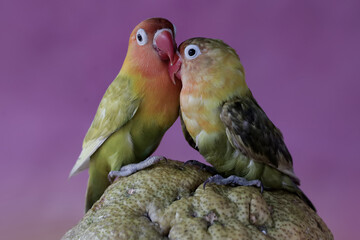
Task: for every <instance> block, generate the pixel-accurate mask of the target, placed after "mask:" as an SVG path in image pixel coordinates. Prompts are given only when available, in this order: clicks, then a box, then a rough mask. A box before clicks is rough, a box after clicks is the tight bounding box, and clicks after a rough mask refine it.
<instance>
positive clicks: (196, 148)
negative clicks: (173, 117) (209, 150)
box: [179, 109, 199, 151]
mask: <svg viewBox="0 0 360 240" xmlns="http://www.w3.org/2000/svg"><path fill="white" fill-rule="evenodd" d="M179 116H180V122H181V129H182V132H183V134H184V137H185V140H186V141H187V142H188V143H189V145H190V146H191V147H192V148H194V149H195V150H197V151H199V148H198V147H197V146H196V143H195V141H194V139H193V138H192V137H191V136H190V133H189V132H188V130H187V129H186V126H185V123H184V120H183V118H182V113H181V109H180V110H179Z"/></svg>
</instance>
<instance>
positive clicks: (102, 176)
mask: <svg viewBox="0 0 360 240" xmlns="http://www.w3.org/2000/svg"><path fill="white" fill-rule="evenodd" d="M109 185H110V182H109V180H108V172H107V171H99V169H94V170H93V169H92V168H91V165H90V168H89V180H88V186H87V190H86V203H85V212H87V211H88V210H89V209H90V208H91V207H92V206H93V205H94V203H95V202H96V201H97V200H99V199H100V197H101V196H102V194H103V193H104V192H105V190H106V188H107V187H108V186H109Z"/></svg>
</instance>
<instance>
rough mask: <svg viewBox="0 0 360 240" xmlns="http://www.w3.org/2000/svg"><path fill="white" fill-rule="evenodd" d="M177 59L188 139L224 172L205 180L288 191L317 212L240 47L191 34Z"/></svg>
mask: <svg viewBox="0 0 360 240" xmlns="http://www.w3.org/2000/svg"><path fill="white" fill-rule="evenodd" d="M173 62H174V64H173V65H171V66H169V72H170V75H171V77H172V78H173V79H181V81H182V90H181V93H180V109H181V113H180V119H181V123H182V128H183V133H184V135H185V138H186V140H187V141H188V142H189V144H190V145H191V146H192V147H193V148H195V149H197V150H198V151H199V152H200V154H201V155H202V156H203V157H204V158H205V159H206V161H207V162H209V163H210V164H211V165H212V166H213V167H214V168H215V170H216V171H217V172H218V173H220V174H221V175H215V176H213V177H211V178H209V179H208V180H207V181H206V182H213V183H217V184H237V185H245V186H248V185H256V186H259V187H261V188H265V189H284V190H287V191H290V192H293V193H295V194H297V195H298V196H299V197H300V198H301V199H302V200H304V201H305V202H306V203H307V204H308V205H309V206H310V207H311V208H312V209H314V210H315V207H314V205H313V204H312V203H311V201H310V200H309V199H308V198H307V197H306V195H305V194H304V193H303V192H302V191H301V190H300V188H299V187H298V186H299V185H300V181H299V178H298V177H297V176H296V175H295V173H294V170H293V161H292V157H291V155H290V153H289V150H288V148H287V147H286V145H285V143H284V139H283V135H282V133H281V132H280V130H279V129H278V128H277V127H276V126H275V125H274V124H273V123H272V122H271V121H270V119H269V118H268V117H267V115H266V114H265V112H264V111H263V109H262V108H261V107H260V106H259V104H258V103H257V101H256V100H255V98H254V97H253V95H252V93H251V91H250V89H249V88H248V86H247V84H246V82H245V72H244V68H243V66H242V64H241V62H240V59H239V57H238V55H237V53H236V51H235V50H234V49H233V48H231V47H230V46H229V45H227V44H225V43H224V42H223V41H221V40H217V39H208V38H192V39H189V40H186V41H184V42H183V43H181V45H180V46H179V48H178V53H177V55H174V60H173ZM222 175H223V176H225V177H226V178H224V177H223V176H222ZM315 211H316V210H315Z"/></svg>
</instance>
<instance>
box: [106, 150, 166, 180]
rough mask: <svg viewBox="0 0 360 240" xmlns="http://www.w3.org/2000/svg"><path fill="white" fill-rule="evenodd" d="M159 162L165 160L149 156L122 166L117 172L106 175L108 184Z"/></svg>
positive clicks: (160, 157)
mask: <svg viewBox="0 0 360 240" xmlns="http://www.w3.org/2000/svg"><path fill="white" fill-rule="evenodd" d="M160 160H166V158H165V157H162V156H151V157H148V158H147V159H145V160H144V161H141V162H139V163H132V164H128V165H126V166H123V167H122V168H120V170H119V171H111V172H109V174H108V179H109V182H110V183H112V182H113V179H114V178H115V179H116V178H118V177H127V176H129V175H131V174H133V173H136V172H137V171H140V170H142V169H144V168H147V167H150V166H151V165H153V164H155V163H157V162H159V161H160ZM115 179H114V180H115Z"/></svg>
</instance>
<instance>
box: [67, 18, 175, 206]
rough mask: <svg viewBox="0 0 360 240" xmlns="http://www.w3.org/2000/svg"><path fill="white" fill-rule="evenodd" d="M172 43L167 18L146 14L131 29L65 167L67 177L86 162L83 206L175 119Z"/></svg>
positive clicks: (145, 152) (152, 148)
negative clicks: (68, 168) (170, 70)
mask: <svg viewBox="0 0 360 240" xmlns="http://www.w3.org/2000/svg"><path fill="white" fill-rule="evenodd" d="M176 47H177V46H176V42H175V26H174V25H173V24H172V23H171V22H170V21H168V20H167V19H163V18H151V19H147V20H145V21H143V22H141V23H140V24H138V25H137V26H136V27H135V28H134V30H133V31H132V33H131V35H130V39H129V45H128V50H127V54H126V57H125V60H124V62H123V65H122V67H121V70H120V72H119V74H118V75H117V76H116V78H115V80H113V82H112V83H111V84H110V86H109V87H108V89H107V90H106V92H105V94H104V96H103V98H102V100H101V102H100V105H99V107H98V109H97V112H96V115H95V117H94V119H93V122H92V124H91V126H90V128H89V130H88V131H87V133H86V136H85V139H84V141H83V145H82V151H81V153H80V156H79V158H78V160H77V161H76V163H75V165H74V167H73V169H72V170H71V172H70V177H71V176H73V175H75V174H77V173H78V172H80V171H82V170H84V169H86V168H89V180H88V186H87V191H86V211H88V210H89V209H90V208H91V207H92V205H93V204H94V203H95V202H96V201H97V200H98V199H99V198H100V197H101V195H102V194H103V192H104V191H105V189H106V188H107V187H108V186H109V185H110V181H109V180H108V174H109V173H113V172H112V171H118V170H120V169H121V168H122V167H123V166H125V165H128V164H131V163H138V162H140V161H143V160H144V159H146V158H148V157H149V156H150V155H151V154H152V153H153V152H154V151H155V149H156V148H157V146H158V145H159V143H160V141H161V138H162V137H163V135H164V133H165V132H166V130H167V129H168V128H169V127H171V125H172V124H173V123H174V122H175V120H176V119H177V117H178V115H179V106H180V103H179V95H180V90H181V82H180V81H175V82H173V81H172V79H171V78H170V76H169V73H168V64H171V62H170V60H171V59H173V55H174V54H175V52H176ZM111 176H119V175H116V174H112V175H111ZM120 176H123V175H121V174H120Z"/></svg>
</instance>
